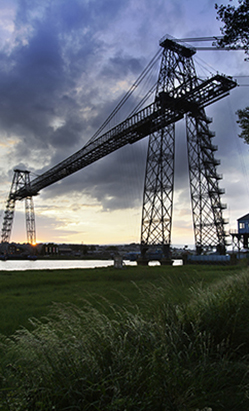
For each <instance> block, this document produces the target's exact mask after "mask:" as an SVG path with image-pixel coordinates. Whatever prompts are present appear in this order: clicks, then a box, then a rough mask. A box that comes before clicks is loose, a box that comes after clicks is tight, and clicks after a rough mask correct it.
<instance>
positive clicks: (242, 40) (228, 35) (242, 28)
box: [215, 0, 249, 60]
mask: <svg viewBox="0 0 249 411" xmlns="http://www.w3.org/2000/svg"><path fill="white" fill-rule="evenodd" d="M230 1H232V0H230ZM238 2H239V6H238V7H237V8H236V7H235V6H232V5H228V6H224V5H221V6H218V4H216V5H215V8H216V10H217V14H218V17H217V19H218V20H220V21H222V22H223V23H224V26H223V27H221V33H222V34H223V38H222V39H221V40H217V45H218V46H219V47H225V46H227V45H229V46H231V47H234V48H236V47H237V46H241V47H243V49H244V50H245V54H246V56H247V57H246V58H245V60H249V0H238Z"/></svg>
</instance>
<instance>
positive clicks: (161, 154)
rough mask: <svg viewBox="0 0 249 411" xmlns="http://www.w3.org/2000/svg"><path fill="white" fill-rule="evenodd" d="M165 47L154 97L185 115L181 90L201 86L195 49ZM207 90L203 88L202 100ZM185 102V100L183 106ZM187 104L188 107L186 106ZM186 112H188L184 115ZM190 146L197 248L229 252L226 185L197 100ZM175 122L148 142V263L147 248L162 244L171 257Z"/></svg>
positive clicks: (144, 227)
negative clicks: (222, 183)
mask: <svg viewBox="0 0 249 411" xmlns="http://www.w3.org/2000/svg"><path fill="white" fill-rule="evenodd" d="M160 45H161V46H162V47H163V53H162V60H161V67H160V72H159V77H158V82H157V90H156V95H155V102H156V104H157V105H159V106H160V107H163V108H164V109H165V110H167V107H168V108H170V109H172V108H173V109H174V110H175V111H176V112H177V113H179V116H181V108H182V109H183V108H184V110H185V112H186V111H187V112H188V110H186V104H189V103H188V102H187V101H186V102H185V101H184V99H183V98H182V97H181V98H179V99H178V95H181V96H182V95H184V93H188V92H189V91H191V89H192V88H194V87H197V86H198V84H199V79H198V78H197V75H196V71H195V66H194V62H193V58H192V56H193V55H194V53H195V51H194V50H192V49H187V48H185V47H182V46H181V45H177V44H176V43H174V44H173V45H172V43H171V42H168V41H167V39H166V40H164V41H163V42H162V43H161V44H160ZM201 99H202V95H201V92H200V101H201ZM184 104H185V105H184ZM187 109H188V107H187ZM181 117H183V114H182V116H181ZM186 124H187V147H188V161H189V175H190V188H191V201H192V214H193V223H194V234H195V245H196V251H197V252H198V253H200V252H201V251H202V250H203V249H204V248H207V247H210V246H216V247H217V249H218V250H219V251H220V252H222V253H223V252H224V251H225V244H226V242H225V231H224V219H223V217H222V209H223V208H224V207H223V205H222V204H221V202H220V195H221V194H222V190H220V189H219V187H218V180H219V179H220V177H219V176H218V174H217V171H216V166H217V165H218V164H219V162H217V161H216V160H215V159H214V155H213V153H214V151H215V150H216V147H215V146H213V145H212V143H211V137H212V133H211V132H210V131H209V129H208V119H207V117H206V115H205V112H204V109H202V108H201V107H200V106H199V105H198V103H196V102H192V103H190V107H189V113H188V114H187V116H186ZM174 160H175V127H174V124H171V125H168V126H166V127H164V128H163V129H162V130H161V131H159V132H156V133H152V134H151V135H150V138H149V143H148V153H147V164H146V172H145V183H144V194H143V209H142V224H141V261H140V262H141V263H147V261H148V258H149V257H148V253H147V256H146V252H147V251H148V249H153V248H154V249H155V248H158V249H161V256H162V257H161V262H162V261H163V260H164V261H165V260H166V261H167V260H170V245H171V228H172V212H173V194H174V162H175V161H174Z"/></svg>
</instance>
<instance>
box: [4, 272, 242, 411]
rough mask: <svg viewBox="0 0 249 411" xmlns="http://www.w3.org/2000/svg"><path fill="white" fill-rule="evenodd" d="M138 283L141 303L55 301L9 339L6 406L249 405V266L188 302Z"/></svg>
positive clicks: (175, 408)
mask: <svg viewBox="0 0 249 411" xmlns="http://www.w3.org/2000/svg"><path fill="white" fill-rule="evenodd" d="M136 288H137V290H138V291H139V293H140V298H141V304H140V305H138V304H134V305H132V304H131V302H130V301H128V304H127V305H125V304H122V305H119V306H117V304H113V303H112V302H108V301H107V300H106V299H104V300H103V301H104V302H103V304H104V309H103V307H102V306H101V305H99V306H98V307H96V306H94V305H93V304H92V302H87V301H84V304H82V306H81V307H77V306H76V305H73V304H71V303H67V304H64V303H63V304H61V303H55V304H53V307H52V309H51V311H50V313H49V315H48V316H47V317H46V318H43V319H42V320H41V319H40V320H37V319H33V320H32V329H27V328H22V329H20V330H18V331H16V332H15V333H14V335H12V336H10V337H3V336H2V338H1V347H0V349H1V354H2V355H1V362H0V363H1V380H0V381H1V391H0V392H1V406H0V409H2V410H10V411H12V410H13V411H14V410H15V411H16V410H20V411H22V410H23V411H24V410H26V411H29V410H32V411H33V410H60V411H64V410H84V411H85V410H86V411H88V410H111V411H125V410H127V411H138V410H139V411H143V410H146V411H150V410H151V411H152V410H153V411H155V410H166V411H167V410H169V411H184V410H187V411H197V410H199V411H200V410H202V411H204V410H205V411H211V410H212V411H219V410H220V411H221V410H224V409H225V410H226V411H235V410H240V411H246V410H248V409H249V398H248V386H249V372H248V371H249V361H248V339H249V327H248V325H247V323H248V321H247V314H248V304H249V303H248V300H249V299H248V294H249V293H248V292H249V271H248V270H245V271H243V272H242V273H240V274H237V275H232V276H229V277H225V278H224V279H223V280H219V281H218V282H215V283H213V284H211V285H209V286H208V287H204V286H200V284H199V286H198V287H197V288H196V287H192V288H191V290H188V292H189V293H190V294H188V295H189V298H188V299H187V300H185V301H181V302H179V301H178V302H176V301H171V300H170V299H169V298H167V296H168V291H169V289H170V285H169V284H166V283H163V282H162V283H161V284H160V286H158V287H157V286H153V289H151V288H150V285H149V284H147V285H146V287H142V288H139V286H136ZM152 291H153V292H152ZM107 306H108V309H106V307H107Z"/></svg>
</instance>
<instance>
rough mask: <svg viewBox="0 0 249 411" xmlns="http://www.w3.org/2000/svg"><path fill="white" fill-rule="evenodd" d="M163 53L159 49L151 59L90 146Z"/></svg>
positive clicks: (91, 139)
mask: <svg viewBox="0 0 249 411" xmlns="http://www.w3.org/2000/svg"><path fill="white" fill-rule="evenodd" d="M161 53H162V51H161V50H160V49H159V50H158V51H157V53H156V54H155V56H154V57H153V58H152V59H151V61H150V62H149V64H148V65H147V66H146V67H145V69H144V70H143V71H142V73H141V74H140V76H139V77H138V79H137V80H136V81H135V82H134V83H133V85H132V86H131V87H130V89H129V90H128V91H127V93H126V94H125V95H124V96H123V97H122V99H121V100H120V102H119V103H118V105H117V106H116V107H115V109H114V110H113V111H112V113H111V114H110V115H109V117H108V118H107V119H106V120H105V122H104V123H103V124H102V125H101V126H100V128H99V129H98V130H97V131H96V133H95V134H94V135H93V136H92V137H91V138H90V140H89V141H88V144H89V143H91V142H93V141H94V140H95V139H96V138H97V137H98V136H99V134H100V133H101V132H102V131H103V130H104V128H105V127H106V126H107V124H108V123H109V122H110V121H111V120H112V119H113V117H114V116H115V115H116V114H117V112H118V111H119V110H120V109H121V107H122V106H123V105H124V103H125V102H126V101H127V100H128V98H129V97H130V96H131V94H132V93H133V92H134V90H135V89H136V88H137V87H138V86H139V84H140V83H141V82H142V80H143V79H144V78H145V76H146V75H147V74H148V73H149V72H150V70H152V68H153V66H154V65H155V64H156V62H157V61H158V59H159V57H160V55H161Z"/></svg>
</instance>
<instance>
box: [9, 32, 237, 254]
mask: <svg viewBox="0 0 249 411" xmlns="http://www.w3.org/2000/svg"><path fill="white" fill-rule="evenodd" d="M160 46H161V50H162V51H161V65H160V71H159V75H158V80H157V85H156V91H155V98H154V101H153V103H151V104H149V105H148V106H146V107H144V108H142V109H141V110H138V111H136V112H135V113H134V114H132V115H130V116H129V117H128V118H126V119H125V120H124V121H122V122H121V123H119V124H118V125H117V126H115V127H113V128H111V129H110V130H108V131H106V132H104V133H102V134H101V135H100V136H98V135H97V133H96V137H95V136H94V138H92V139H90V140H89V142H88V143H87V144H86V145H85V146H84V147H83V148H82V149H80V150H79V151H77V152H76V153H74V154H73V155H71V156H69V157H68V158H66V159H65V160H64V161H62V162H60V163H59V164H57V165H56V166H54V167H52V168H51V169H50V170H48V171H46V172H45V173H43V174H42V175H40V176H39V177H36V178H34V179H33V180H30V178H28V179H25V178H24V176H26V175H28V176H29V173H28V172H27V171H21V170H15V174H14V177H13V182H12V185H11V190H10V194H9V197H8V200H7V205H6V210H5V214H4V219H3V227H2V242H3V243H8V242H9V241H10V235H11V227H12V224H13V218H14V209H15V202H16V201H17V200H23V199H25V201H26V221H27V234H28V241H29V242H34V240H35V222H34V208H33V196H36V195H37V194H38V193H39V192H40V191H41V190H42V189H43V188H45V187H48V186H50V185H51V184H54V183H56V182H57V181H60V180H61V179H63V178H65V177H67V176H70V175H71V174H73V173H75V172H76V171H78V170H81V169H83V168H84V167H86V166H88V165H90V164H92V163H94V162H95V161H97V160H99V159H101V158H103V157H105V156H107V155H108V154H110V153H112V152H114V151H116V150H118V149H119V148H121V147H123V146H125V145H127V144H133V143H135V142H137V141H139V140H141V139H143V138H145V137H147V136H150V137H149V143H148V154H147V164H146V172H145V183H144V195H143V211H142V224H141V249H142V252H143V254H145V253H146V250H147V249H148V247H150V246H160V247H161V248H162V249H163V253H164V255H165V256H166V257H167V256H168V254H169V247H170V244H171V227H172V209H173V194H174V157H175V123H176V122H178V121H179V120H181V119H182V118H184V116H185V117H186V130H187V147H188V162H189V177H190V191H191V201H192V214H193V224H194V235H195V245H196V249H197V251H198V252H201V251H202V250H203V249H204V248H208V247H210V246H212V247H213V246H216V247H217V248H218V249H220V250H223V251H224V249H225V245H226V241H225V237H226V234H225V230H224V224H225V221H224V219H223V217H222V209H223V208H224V206H223V204H222V203H221V200H220V196H221V194H222V190H220V189H219V184H218V182H219V179H220V176H219V175H218V174H217V171H216V167H217V165H218V163H217V160H215V158H214V152H215V151H216V147H215V146H214V145H213V144H212V141H211V140H212V137H213V136H212V133H211V132H210V131H209V129H208V123H209V119H208V118H207V116H206V114H205V107H207V106H208V105H210V104H212V103H214V102H215V101H217V100H219V99H221V98H223V97H225V96H227V95H228V94H229V91H230V90H231V89H233V88H234V87H236V85H237V84H236V83H235V82H234V81H233V80H232V79H231V78H230V77H226V76H224V75H220V74H216V75H214V76H212V77H210V78H207V79H205V80H203V79H200V78H198V76H197V74H196V70H195V66H194V62H193V55H194V54H195V52H196V51H195V49H193V48H192V47H186V46H185V45H183V44H180V43H178V42H177V41H175V40H172V39H170V38H167V37H165V38H164V39H162V40H161V41H160ZM18 179H19V180H20V183H18V184H16V180H18ZM19 180H18V181H19Z"/></svg>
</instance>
